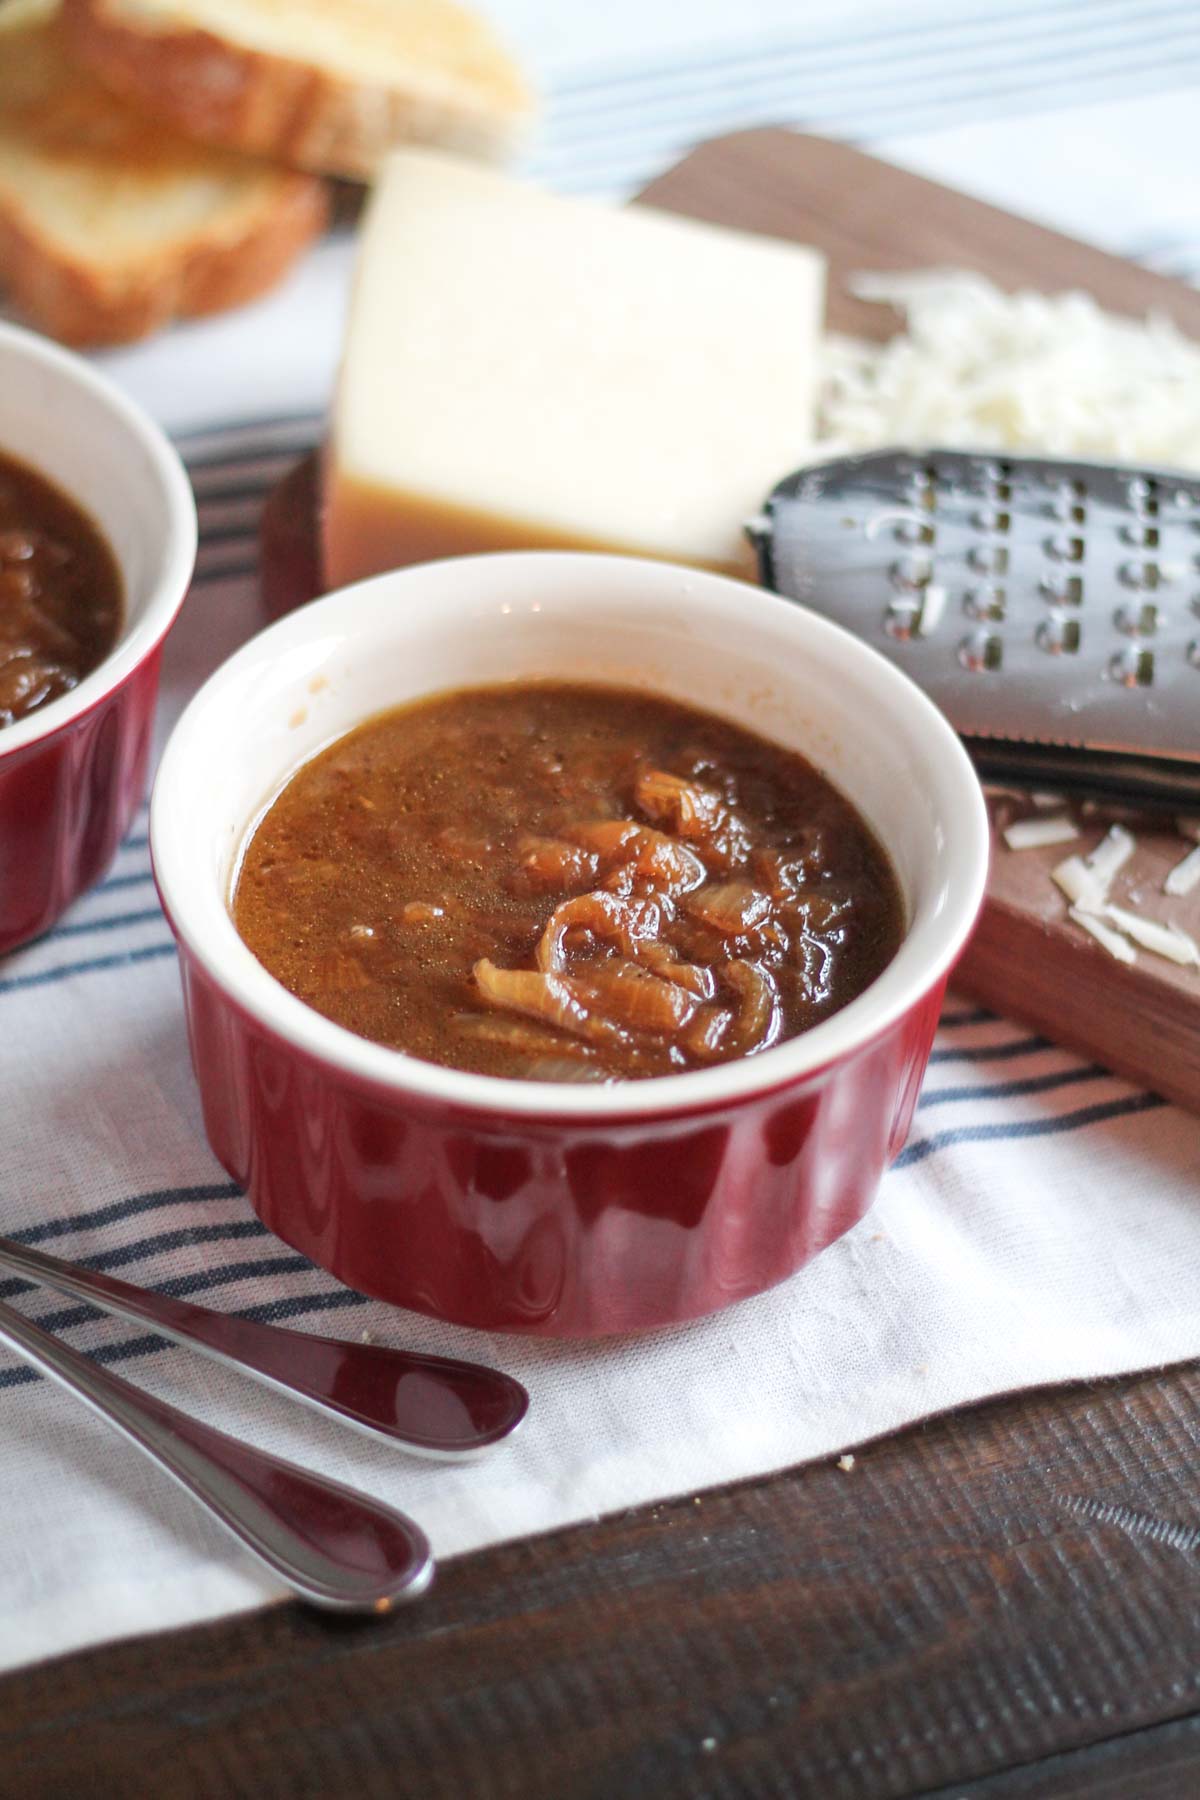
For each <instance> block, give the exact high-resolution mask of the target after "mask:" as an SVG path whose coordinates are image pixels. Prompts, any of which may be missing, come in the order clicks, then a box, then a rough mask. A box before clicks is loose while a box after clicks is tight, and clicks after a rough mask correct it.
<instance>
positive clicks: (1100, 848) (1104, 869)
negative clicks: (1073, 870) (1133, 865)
mask: <svg viewBox="0 0 1200 1800" xmlns="http://www.w3.org/2000/svg"><path fill="white" fill-rule="evenodd" d="M1136 849H1137V839H1136V838H1135V837H1134V835H1133V833H1132V832H1131V831H1126V829H1125V827H1124V826H1123V825H1110V826H1109V828H1108V830H1107V831H1106V832H1105V834H1104V836H1103V837H1102V838H1101V839H1100V842H1099V843H1098V844H1097V845H1096V848H1095V849H1094V850H1093V851H1092V854H1091V855H1090V856H1089V857H1088V858H1087V859H1086V860H1087V866H1088V868H1089V869H1090V870H1091V871H1092V874H1093V875H1094V876H1095V877H1096V880H1097V881H1098V882H1100V883H1101V885H1102V886H1103V888H1104V890H1105V892H1106V893H1107V891H1108V889H1109V888H1110V887H1111V886H1112V879H1113V876H1114V875H1115V874H1116V873H1117V871H1118V869H1123V868H1124V866H1125V864H1126V863H1127V862H1128V861H1129V859H1130V857H1131V856H1132V855H1133V853H1134V851H1135V850H1136Z"/></svg>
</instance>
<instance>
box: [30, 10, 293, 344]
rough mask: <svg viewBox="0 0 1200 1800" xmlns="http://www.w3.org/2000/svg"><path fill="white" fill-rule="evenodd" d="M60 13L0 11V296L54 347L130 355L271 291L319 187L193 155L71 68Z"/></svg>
mask: <svg viewBox="0 0 1200 1800" xmlns="http://www.w3.org/2000/svg"><path fill="white" fill-rule="evenodd" d="M56 10H57V9H56V5H55V0H0V284H2V285H3V287H4V289H5V297H6V298H7V299H8V300H9V301H11V302H12V303H13V305H14V306H15V307H16V309H17V310H18V311H19V312H21V313H22V314H23V315H24V316H25V318H27V319H28V321H29V322H30V323H31V324H33V325H36V326H37V327H38V328H39V329H40V330H42V331H45V332H48V333H49V334H50V335H51V336H53V337H57V338H59V339H61V340H62V341H63V342H64V343H69V344H78V345H95V344H115V343H124V342H127V341H129V340H130V339H133V338H139V337H143V336H145V335H146V334H147V333H148V332H151V331H154V330H156V329H157V328H158V327H159V326H161V325H164V324H166V323H167V322H168V321H169V320H170V319H173V318H176V317H178V316H182V315H187V314H194V313H206V312H215V311H217V310H219V309H220V308H222V307H226V306H233V305H236V304H238V303H240V302H241V301H244V300H249V299H251V298H253V297H254V296H255V295H257V294H260V293H262V292H263V291H264V290H265V289H266V288H268V287H270V286H271V285H272V283H273V282H275V281H276V280H277V279H278V278H279V277H280V276H281V275H282V274H283V273H284V271H285V270H286V269H287V267H288V266H289V264H290V263H291V262H292V261H293V259H294V258H295V256H296V255H297V253H298V252H299V251H300V250H301V249H303V247H304V246H305V245H306V244H307V243H309V242H310V241H311V239H312V238H313V237H314V236H316V234H317V233H318V232H319V231H320V230H321V229H322V226H323V225H324V222H325V218H326V216H327V210H328V200H327V194H326V190H325V188H324V185H323V183H321V182H320V181H318V180H317V179H316V178H315V177H314V176H311V175H301V174H297V173H296V172H295V171H293V170H287V169H275V168H271V167H270V166H268V165H267V164H264V163H261V162H257V161H253V160H251V159H249V158H246V157H242V156H235V155H233V154H231V153H229V152H226V151H214V150H212V149H210V148H209V147H208V146H207V145H197V144H192V143H189V142H188V141H187V140H186V139H184V138H181V137H180V136H179V134H178V133H177V132H175V131H172V130H171V129H169V128H168V127H165V126H163V125H162V124H161V123H160V122H158V121H156V120H150V119H148V118H146V117H145V116H144V115H143V114H141V113H140V112H138V111H136V110H135V109H134V108H133V107H131V106H129V105H128V104H126V103H125V102H124V101H123V100H119V99H117V98H115V97H114V96H113V95H112V94H111V93H110V92H109V91H108V90H107V88H105V87H104V86H103V85H102V84H101V83H99V82H97V81H96V80H95V79H94V78H93V77H91V76H90V75H88V74H86V73H85V72H83V71H81V70H80V69H78V68H77V67H76V66H75V64H74V62H73V61H72V59H71V57H70V56H69V54H68V49H67V45H66V42H65V38H64V36H63V27H62V21H61V19H59V18H58V17H57V16H56Z"/></svg>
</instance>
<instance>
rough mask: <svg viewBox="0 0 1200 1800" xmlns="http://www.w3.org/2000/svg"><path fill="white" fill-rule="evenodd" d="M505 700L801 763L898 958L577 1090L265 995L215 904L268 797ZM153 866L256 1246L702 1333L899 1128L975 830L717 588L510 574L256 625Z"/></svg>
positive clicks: (956, 800) (872, 1163) (867, 1196)
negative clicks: (700, 1051) (539, 686)
mask: <svg viewBox="0 0 1200 1800" xmlns="http://www.w3.org/2000/svg"><path fill="white" fill-rule="evenodd" d="M523 677H524V678H528V677H549V678H558V679H573V680H581V679H582V680H593V681H603V682H608V683H613V684H620V685H625V686H632V687H638V688H643V689H647V690H650V691H653V692H655V693H660V694H665V695H667V696H669V697H672V698H674V699H677V700H683V701H689V702H691V703H693V704H695V705H698V706H701V707H704V708H707V709H708V710H710V711H713V712H717V713H720V714H723V715H724V716H726V717H728V718H730V719H732V720H734V721H736V722H738V723H741V724H744V725H748V726H750V727H752V728H753V729H755V730H757V731H759V732H760V733H762V734H763V735H765V736H767V737H770V738H772V739H775V740H777V741H778V742H780V743H783V744H787V745H789V746H792V747H794V748H797V749H799V750H802V751H803V752H804V753H806V754H807V755H808V756H809V757H810V758H811V759H812V760H813V761H814V762H815V763H816V764H817V765H818V767H820V768H822V769H823V770H824V771H825V772H826V773H827V774H828V775H829V776H830V777H831V778H832V779H833V780H834V782H835V783H836V784H837V786H838V787H839V788H840V789H841V790H842V792H843V793H845V794H846V795H847V796H848V797H849V798H850V799H851V800H852V801H853V802H854V803H855V805H856V806H857V807H858V808H859V810H860V811H861V812H862V813H863V814H864V816H865V817H866V818H867V819H868V821H869V822H870V823H871V825H872V826H873V827H874V829H875V831H876V832H877V833H878V835H879V837H880V838H881V839H882V841H883V843H884V844H885V846H886V847H887V849H888V851H889V853H890V855H891V858H892V861H893V863H894V865H895V867H896V871H897V874H898V876H899V879H900V883H901V887H902V890H903V893H904V896H905V902H906V906H907V911H908V929H907V934H906V937H905V940H904V943H903V945H902V946H901V949H900V951H899V952H898V954H897V956H896V957H895V959H894V961H893V962H892V963H891V965H890V966H889V967H888V968H887V969H886V970H885V971H884V972H883V974H882V975H881V976H880V977H879V979H878V980H877V981H875V982H874V983H872V985H871V987H870V988H869V989H868V990H867V991H866V992H865V993H863V994H862V995H860V996H859V998H858V999H856V1000H854V1001H853V1002H852V1003H851V1004H850V1005H849V1006H847V1007H845V1008H843V1010H842V1011H841V1012H839V1013H837V1014H835V1015H834V1016H833V1017H832V1018H830V1019H828V1020H826V1021H825V1022H824V1023H823V1024H821V1025H819V1026H817V1027H816V1029H815V1030H813V1031H810V1032H808V1033H806V1034H805V1035H803V1036H801V1037H799V1038H795V1039H793V1040H791V1041H790V1042H788V1043H785V1044H781V1045H779V1046H778V1047H777V1048H775V1049H772V1050H769V1051H767V1052H765V1053H764V1054H762V1055H760V1056H756V1057H751V1058H748V1059H746V1060H744V1061H741V1062H735V1063H728V1064H724V1065H721V1066H719V1067H717V1068H713V1069H710V1070H704V1071H702V1072H698V1073H694V1074H687V1075H671V1076H665V1077H661V1078H657V1079H654V1080H649V1081H633V1082H625V1083H617V1084H613V1085H611V1086H597V1087H587V1088H580V1087H578V1086H566V1085H555V1084H553V1083H549V1082H521V1081H508V1080H501V1079H498V1078H496V1077H492V1076H482V1075H467V1074H462V1073H460V1072H458V1071H456V1070H453V1069H446V1068H441V1067H439V1066H437V1065H435V1064H432V1063H426V1062H422V1061H419V1060H418V1059H416V1058H414V1057H409V1056H405V1055H402V1054H400V1053H399V1052H397V1051H393V1050H387V1049H384V1048H383V1047H382V1046H380V1045H378V1044H372V1043H368V1042H366V1041H365V1040H364V1039H362V1038H358V1037H355V1036H354V1035H353V1034H352V1033H350V1032H348V1031H345V1030H343V1029H341V1028H340V1027H339V1026H337V1025H334V1024H332V1023H330V1021H329V1020H327V1019H325V1018H323V1017H321V1016H320V1015H319V1014H318V1013H316V1012H314V1011H313V1010H312V1009H311V1008H309V1007H307V1006H305V1005H304V1004H303V1003H302V1002H301V1001H299V1000H297V999H296V998H294V996H292V995H291V994H289V993H287V992H286V991H285V989H284V988H283V987H281V986H280V985H279V983H277V982H276V981H275V980H274V979H273V978H272V977H271V976H270V975H268V973H267V971H266V970H265V969H264V968H263V966H262V965H261V964H260V963H259V962H258V961H257V960H256V959H255V957H254V956H253V955H252V954H251V953H250V951H249V950H248V949H247V948H246V946H245V945H244V944H243V943H242V941H241V939H240V938H239V937H238V934H237V932H236V930H235V929H234V926H233V923H232V920H231V917H230V912H229V896H230V892H231V887H232V883H233V881H234V879H235V876H236V870H237V863H238V857H239V853H240V850H241V847H242V845H243V844H244V842H245V839H246V835H247V833H248V831H249V830H250V828H251V827H252V826H253V824H254V822H255V820H256V818H257V817H258V816H259V815H260V814H261V811H262V809H263V807H264V806H265V805H266V804H268V803H269V801H270V800H271V798H272V797H273V795H274V794H275V793H276V792H277V791H278V789H279V787H280V785H281V784H282V783H283V782H284V781H285V780H286V779H287V777H288V776H289V775H290V774H291V773H292V772H293V771H294V770H295V768H296V767H297V766H298V765H299V764H300V763H301V762H303V761H305V760H306V759H307V758H308V757H310V756H311V755H313V754H314V753H315V752H316V751H317V750H318V749H320V748H322V747H323V746H324V745H326V744H328V743H329V742H330V741H331V740H332V739H334V738H336V737H338V736H339V735H341V733H342V732H344V731H345V730H347V729H348V728H349V727H351V726H353V725H354V724H357V723H358V722H360V721H361V720H363V719H366V718H368V717H370V716H371V715H372V714H374V713H376V712H378V711H380V710H382V709H384V708H387V707H390V706H396V705H400V704H402V703H403V702H405V701H407V700H410V699H413V698H416V697H418V696H421V695H426V694H433V693H438V692H441V691H444V690H446V689H453V688H457V687H468V686H472V685H478V684H481V683H485V682H492V681H497V680H511V679H519V678H523ZM151 847H152V852H153V856H154V865H155V870H156V874H157V879H158V883H159V890H160V893H161V895H162V900H163V904H164V906H165V908H166V911H167V916H168V918H169V919H170V922H171V925H172V929H173V930H174V932H175V935H176V937H177V938H178V940H179V948H180V961H181V967H182V972H183V985H184V998H185V1005H186V1011H187V1021H188V1031H189V1035H190V1041H191V1050H192V1059H193V1063H194V1066H195V1070H196V1075H197V1079H198V1081H199V1084H200V1089H201V1094H202V1098H203V1105H204V1118H205V1123H206V1127H207V1130H208V1135H209V1138H210V1140H211V1142H212V1145H213V1148H214V1149H215V1151H216V1153H217V1155H218V1156H219V1157H220V1159H221V1161H222V1162H223V1163H224V1165H225V1166H226V1168H227V1169H228V1170H229V1171H230V1173H231V1174H232V1175H233V1176H234V1178H235V1179H236V1180H237V1181H239V1182H241V1183H243V1184H244V1185H245V1186H246V1188H247V1190H248V1192H249V1195H250V1199H251V1201H252V1203H253V1205H254V1207H255V1208H256V1210H257V1211H258V1213H259V1214H260V1215H261V1217H262V1218H263V1220H264V1221H265V1222H266V1224H267V1225H268V1226H270V1228H271V1229H272V1230H273V1231H274V1232H276V1233H277V1234H278V1235H279V1236H280V1237H282V1238H284V1239H286V1240H287V1241H288V1242H289V1243H291V1244H293V1245H295V1246H296V1247H297V1248H298V1249H300V1250H302V1251H303V1252H304V1253H305V1254H306V1255H307V1256H310V1257H312V1258H313V1259H314V1260H315V1261H316V1262H319V1263H321V1264H323V1265H324V1266H325V1267H326V1268H328V1269H330V1270H332V1271H333V1273H334V1274H336V1275H338V1276H340V1277H341V1279H342V1280H343V1281H346V1282H348V1283H350V1284H351V1285H352V1286H354V1287H356V1288H360V1289H362V1290H363V1291H364V1292H367V1293H370V1294H374V1295H377V1296H379V1297H380V1298H382V1299H385V1300H390V1301H392V1302H394V1303H395V1304H397V1305H400V1306H407V1307H413V1308H416V1309H417V1310H418V1311H421V1312H426V1313H431V1314H433V1315H435V1316H437V1317H439V1318H443V1319H449V1320H452V1321H456V1322H458V1323H460V1324H464V1325H472V1326H477V1327H480V1328H483V1329H485V1330H499V1331H519V1332H529V1333H538V1334H543V1335H548V1336H569V1335H597V1334H601V1333H610V1332H623V1331H636V1330H643V1329H645V1328H647V1327H650V1326H656V1325H662V1324H665V1323H668V1322H671V1321H676V1320H682V1319H688V1318H692V1317H694V1316H696V1315H698V1314H702V1313H706V1312H710V1311H712V1310H713V1309H715V1308H717V1307H720V1306H724V1305H726V1304H728V1303H729V1302H730V1301H733V1300H738V1299H742V1298H744V1297H745V1296H746V1295H749V1294H754V1293H757V1292H759V1291H760V1290H762V1289H763V1288H766V1287H769V1286H771V1285H772V1284H773V1283H774V1282H777V1281H781V1280H783V1279H784V1277H786V1276H787V1275H790V1274H791V1273H792V1272H793V1271H794V1270H796V1269H798V1268H800V1267H801V1265H802V1264H803V1263H805V1262H807V1261H808V1260H809V1259H810V1258H811V1257H813V1256H815V1255H816V1254H817V1252H818V1251H820V1250H822V1249H824V1247H825V1246H826V1245H827V1244H829V1243H830V1242H831V1241H832V1240H833V1239H834V1238H836V1237H838V1236H840V1235H841V1233H842V1232H844V1231H846V1230H847V1229H848V1228H849V1227H850V1226H851V1225H853V1224H854V1223H855V1221H856V1220H858V1219H859V1218H861V1216H862V1215H863V1213H864V1212H865V1211H866V1209H867V1208H868V1206H869V1205H870V1203H871V1200H872V1197H873V1195H874V1193H875V1189H876V1186H877V1184H878V1182H879V1178H880V1175H881V1173H882V1171H883V1169H884V1167H885V1165H886V1163H887V1161H888V1160H889V1158H890V1157H892V1156H893V1155H894V1154H895V1153H896V1151H897V1150H898V1149H899V1148H900V1146H901V1144H902V1143H903V1141H904V1138H905V1135H906V1133H907V1131H908V1128H909V1124H910V1121H911V1118H912V1112H913V1107H914V1104H915V1101H916V1097H917V1092H918V1089H919V1087H920V1083H921V1078H922V1075H923V1073H924V1069H925V1064H926V1060H927V1057H928V1054H929V1047H930V1043H931V1040H932V1037H933V1032H934V1028H935V1025H936V1021H937V1016H938V1010H939V1005H940V1001H941V997H942V992H943V989H944V987H945V982H946V976H947V973H948V971H949V969H950V967H951V965H952V964H953V962H954V960H955V958H956V957H957V955H958V953H959V951H960V950H961V949H962V947H963V944H964V943H965V941H966V938H967V936H968V934H969V932H970V929H971V926H972V924H973V922H974V920H975V917H976V914H977V912H978V908H979V905H980V902H981V900H982V896H983V887H984V880H985V876H986V871H987V856H988V832H987V821H986V816H985V810H984V805H983V799H982V795H981V793H980V790H979V785H978V782H977V781H976V778H975V774H974V771H973V770H972V768H971V765H970V763H969V762H968V760H967V757H966V755H965V754H964V752H963V750H962V747H961V745H960V744H959V742H958V739H957V738H956V737H955V735H954V733H953V732H952V730H951V729H950V727H949V726H948V725H947V723H946V722H945V720H944V719H943V718H942V716H941V714H940V713H939V712H937V711H936V709H935V708H934V707H933V706H932V705H931V704H930V703H929V701H928V700H926V699H925V698H924V696H923V695H922V694H921V693H920V692H919V691H918V690H917V688H915V687H914V686H913V685H912V684H911V683H910V682H909V681H908V680H907V679H906V678H905V677H904V676H903V675H901V674H899V673H898V672H897V671H896V670H895V669H894V668H892V667H891V665H890V664H889V663H887V662H886V661H884V659H883V658H882V657H880V656H877V655H876V654H875V653H874V652H873V651H871V650H869V649H867V648H866V647H865V646H864V645H863V644H862V643H860V642H859V641H858V640H856V639H855V638H852V637H850V636H849V635H848V634H847V633H846V632H843V631H841V630H839V629H838V628H837V627H836V626H833V625H831V624H829V623H828V622H827V621H825V620H823V619H820V618H818V617H816V616H815V615H814V614H811V613H807V612H805V611H804V610H803V609H802V608H800V607H797V606H794V605H792V604H790V603H789V602H787V601H784V600H780V599H778V598H776V597H775V596H773V595H770V594H767V593H765V592H763V591H761V590H759V589H755V588H750V587H746V586H743V585H742V584H741V583H739V582H735V581H730V580H727V579H725V578H724V577H721V576H716V575H709V574H705V573H702V572H699V571H696V570H687V569H680V568H675V567H672V566H670V565H668V564H663V563H652V562H641V561H635V560H633V559H627V558H623V557H610V556H593V555H573V554H562V553H557V552H555V553H537V552H532V553H528V554H514V555H503V556H485V557H467V558H463V559H461V560H457V561H448V562H439V563H431V564H425V565H422V566H419V567H416V568H411V569H406V570H401V571H397V572H394V573H391V574H387V575H382V576H379V577H377V578H376V579H374V580H371V581H366V582H362V583H360V584H358V585H357V586H355V587H352V588H347V589H345V590H343V591H342V592H340V593H336V594H331V595H329V596H328V597H327V598H326V599H324V600H320V601H317V602H315V603H314V604H313V605H310V606H307V607H304V608H302V609H301V610H300V611H298V612H296V613H294V614H292V615H291V616H290V617H288V618H286V619H284V620H282V621H280V622H279V623H278V624H276V625H273V626H272V627H271V628H270V629H269V630H267V631H264V632H263V633H261V634H260V635H259V636H258V637H257V638H255V639H254V640H253V641H252V642H251V643H249V644H247V645H246V646H245V647H244V648H243V649H242V650H240V651H239V652H238V653H237V654H236V655H235V656H234V657H232V658H231V659H230V661H229V662H227V663H226V664H225V665H224V666H223V668H221V669H220V670H219V671H218V672H217V673H216V674H215V675H214V676H213V677H212V679H211V680H210V681H209V682H208V683H207V684H206V685H205V686H204V687H203V688H202V689H201V691H200V693H199V694H198V695H197V697H196V698H195V700H194V701H193V702H192V704H191V706H190V707H189V708H188V710H187V712H186V713H185V714H184V716H183V718H182V719H181V721H180V723H179V725H178V726H177V728H176V730H175V733H174V735H173V737H172V739H171V741H170V744H169V745H168V748H167V751H166V754H165V756H164V759H163V762H162V765H161V768H160V772H159V776H158V780H157V783H156V785H155V790H154V797H153V802H152V807H151Z"/></svg>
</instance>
